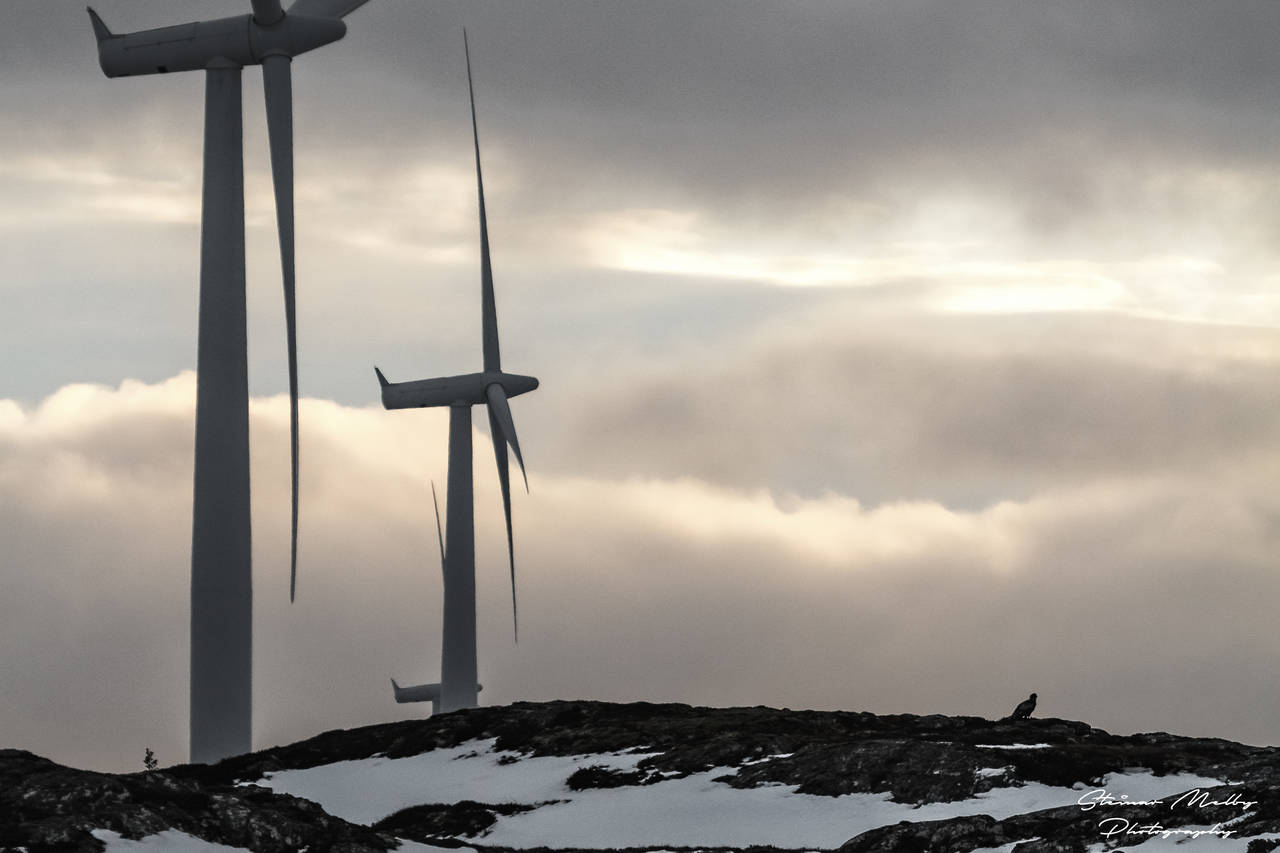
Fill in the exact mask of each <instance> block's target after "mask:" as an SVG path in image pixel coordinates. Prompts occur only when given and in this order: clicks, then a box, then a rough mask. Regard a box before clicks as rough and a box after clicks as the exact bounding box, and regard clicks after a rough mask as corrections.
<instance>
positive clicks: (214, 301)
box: [89, 0, 366, 762]
mask: <svg viewBox="0 0 1280 853" xmlns="http://www.w3.org/2000/svg"><path fill="white" fill-rule="evenodd" d="M365 2H366V0H297V2H295V3H294V4H293V5H292V6H290V7H289V9H288V11H285V10H284V9H282V8H281V6H280V0H252V3H253V13H252V14H248V15H240V16H238V17H234V18H220V19H217V20H212V21H197V22H195V23H189V24H179V25H177V26H173V27H162V28H159V29H154V30H142V31H139V32H135V33H126V34H120V35H116V34H114V33H112V32H111V31H110V30H109V29H107V26H106V24H104V23H103V22H102V19H101V18H100V17H99V16H98V14H97V13H96V12H94V11H93V9H90V10H89V17H90V18H91V20H92V21H93V30H94V34H95V35H96V36H97V39H98V59H99V62H100V64H101V65H102V71H103V73H105V74H106V75H107V76H108V77H126V76H132V75H138V74H164V73H167V72H172V71H204V72H205V120H204V195H203V206H202V211H201V227H200V319H199V341H198V344H197V354H196V374H197V379H196V454H195V456H196V458H195V503H194V508H193V521H192V536H191V760H192V761H193V762H210V761H217V760H219V759H221V758H225V757H226V756H229V755H238V754H241V753H245V752H248V751H249V750H250V748H251V717H252V650H253V636H252V627H253V625H252V623H253V590H252V571H251V566H250V532H249V531H250V525H249V387H248V359H247V354H246V346H247V333H246V329H245V262H244V151H243V149H244V144H243V133H242V118H241V96H240V78H241V70H242V69H243V68H244V66H246V65H261V66H262V81H263V91H264V94H265V97H266V106H267V132H268V136H269V137H270V144H271V172H272V177H273V180H274V183H275V196H276V221H277V225H278V227H279V231H280V265H281V268H282V271H283V276H284V306H285V328H286V338H287V345H288V351H289V407H290V408H289V420H290V462H291V473H292V482H293V498H292V533H291V540H290V541H291V545H290V568H289V598H290V600H293V596H294V590H295V585H296V579H297V564H298V556H297V555H298V359H297V340H296V332H295V330H296V325H295V312H294V253H293V84H292V81H291V77H290V65H291V62H292V59H293V57H295V56H297V55H298V54H301V53H305V52H307V51H309V50H313V49H315V48H317V47H321V46H323V45H326V44H329V43H331V42H335V41H337V40H338V39H340V38H342V37H343V36H344V35H345V34H346V32H347V25H346V24H345V23H343V21H342V18H343V16H345V15H347V14H348V13H349V12H351V11H352V10H354V9H356V8H357V7H359V6H361V5H363V4H364V3H365Z"/></svg>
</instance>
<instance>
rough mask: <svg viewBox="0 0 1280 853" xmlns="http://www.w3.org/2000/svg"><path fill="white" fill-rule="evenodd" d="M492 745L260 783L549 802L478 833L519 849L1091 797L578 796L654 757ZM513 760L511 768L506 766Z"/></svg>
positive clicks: (1137, 779)
mask: <svg viewBox="0 0 1280 853" xmlns="http://www.w3.org/2000/svg"><path fill="white" fill-rule="evenodd" d="M493 744H494V741H491V740H490V741H473V742H470V743H467V744H463V745H462V746H459V747H454V748H451V749H439V750H433V751H431V752H426V753H423V754H421V755H416V756H412V757H409V758H396V759H388V758H368V759H362V760H359V761H344V762H338V763H335V764H330V765H325V766H322V767H314V768H309V769H306V770H286V771H281V772H277V773H272V774H269V775H268V776H267V777H266V778H264V779H263V780H262V781H261V782H259V783H258V784H261V785H264V786H266V787H269V788H272V789H274V790H276V791H279V792H281V793H287V794H292V795H294V796H298V797H305V798H307V799H310V800H313V801H315V802H317V803H319V804H320V805H321V806H322V807H324V808H325V810H326V811H328V812H329V813H331V814H334V815H337V816H339V817H342V818H345V819H347V820H350V821H353V822H356V823H365V824H369V823H373V822H376V821H377V820H379V819H380V818H382V817H385V816H387V815H389V814H392V813H394V812H396V811H399V810H400V809H403V808H406V807H408V806H412V805H419V804H422V803H450V802H458V801H460V800H475V801H477V802H482V803H524V804H530V805H532V804H538V803H546V805H542V806H541V807H540V808H537V809H534V810H533V811H529V812H522V813H519V814H515V815H509V816H500V817H499V818H498V820H497V822H496V823H495V824H494V825H493V827H492V828H491V830H490V831H489V832H488V833H486V834H484V835H483V837H482V838H476V839H475V840H476V841H477V842H480V841H482V842H483V843H484V844H485V845H497V846H506V847H516V848H527V847H541V846H549V847H587V848H599V847H641V846H654V845H669V846H672V847H694V846H707V847H712V846H716V847H721V846H723V847H746V846H750V845H766V844H772V845H775V846H779V847H793V848H794V847H800V846H803V847H825V848H833V847H838V846H840V845H841V844H843V843H844V842H845V841H847V840H849V839H850V838H852V837H854V836H856V835H858V834H860V833H862V832H865V831H867V830H869V829H874V828H876V827H880V826H885V825H888V824H893V823H897V822H899V821H904V820H906V821H925V820H942V819H946V818H950V817H955V816H958V815H970V814H987V815H991V816H992V817H994V818H996V819H1001V818H1005V817H1010V816H1012V815H1015V814H1023V813H1025V812H1030V811H1037V810H1040V809H1046V808H1055V807H1060V806H1065V805H1073V804H1075V803H1076V802H1077V801H1078V799H1079V798H1080V795H1081V794H1080V791H1079V790H1076V789H1072V788H1063V787H1052V786H1048V785H1041V784H1038V783H1029V784H1026V785H1023V786H1021V787H1013V788H996V789H993V790H991V791H988V792H986V793H983V794H980V795H978V796H976V797H973V798H971V799H969V800H965V801H962V802H956V803H929V804H926V805H923V806H913V805H910V804H905V803H895V802H891V801H890V799H889V795H888V794H887V793H886V794H847V795H844V796H840V797H822V796H816V795H809V794H799V793H796V789H795V786H789V785H769V786H763V787H757V788H745V789H738V788H733V787H730V786H729V785H726V784H724V783H723V782H716V781H714V780H715V778H716V777H719V776H723V775H726V774H732V773H734V772H735V770H736V768H733V767H720V768H716V769H714V770H709V771H706V772H703V773H696V774H693V775H690V776H687V777H685V778H680V779H665V780H663V781H661V782H658V783H656V784H652V785H643V786H624V787H620V788H609V789H588V790H585V791H571V790H570V789H569V788H568V787H567V786H566V785H565V780H566V779H567V778H568V777H569V776H570V775H571V774H572V773H573V772H574V771H575V770H577V769H579V768H581V767H586V766H591V765H604V766H607V767H611V768H616V769H619V770H630V769H633V768H634V767H635V765H636V764H637V763H638V762H639V761H640V760H641V759H643V758H645V757H646V755H649V754H652V753H621V754H608V755H575V756H537V757H527V756H523V755H521V754H519V753H511V752H501V751H495V750H494V749H493ZM1001 748H1008V747H1001ZM504 759H505V760H506V761H508V762H509V763H507V764H501V763H499V762H500V761H502V760H504ZM513 759H514V760H513ZM1220 784H1223V783H1222V782H1220V781H1218V780H1216V779H1207V778H1204V777H1201V776H1195V775H1191V774H1179V775H1170V776H1163V777H1159V776H1155V775H1153V774H1152V773H1150V772H1149V771H1140V772H1130V773H1112V774H1110V775H1109V776H1107V777H1106V779H1105V780H1104V787H1105V788H1106V789H1107V791H1108V792H1109V793H1111V794H1113V795H1115V796H1122V795H1125V796H1128V797H1129V798H1130V799H1135V800H1136V799H1155V798H1159V797H1163V796H1167V795H1170V794H1176V793H1181V792H1183V791H1186V790H1189V789H1191V788H1197V787H1200V788H1204V787H1214V786H1217V785H1220ZM402 849H404V848H402ZM415 849H416V848H415ZM426 849H430V848H426Z"/></svg>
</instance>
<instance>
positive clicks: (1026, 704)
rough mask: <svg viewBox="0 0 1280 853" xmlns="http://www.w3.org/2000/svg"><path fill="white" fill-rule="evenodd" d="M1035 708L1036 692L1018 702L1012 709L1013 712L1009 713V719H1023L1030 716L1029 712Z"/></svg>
mask: <svg viewBox="0 0 1280 853" xmlns="http://www.w3.org/2000/svg"><path fill="white" fill-rule="evenodd" d="M1035 709H1036V694H1034V693H1032V694H1031V696H1030V697H1028V698H1026V699H1023V700H1022V701H1021V702H1019V703H1018V707H1016V708H1014V709H1013V713H1012V714H1010V715H1009V719H1011V720H1025V719H1026V718H1027V717H1030V716H1031V712H1032V711H1034V710H1035Z"/></svg>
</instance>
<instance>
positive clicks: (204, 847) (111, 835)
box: [90, 829, 249, 853]
mask: <svg viewBox="0 0 1280 853" xmlns="http://www.w3.org/2000/svg"><path fill="white" fill-rule="evenodd" d="M90 835H92V836H93V837H94V838H96V839H98V840H99V841H102V842H104V843H105V844H106V845H107V849H106V853H249V851H248V850H246V849H245V848H244V847H228V846H227V845H225V844H214V843H213V842H212V841H205V840H204V839H202V838H196V837H195V836H193V835H187V834H186V833H185V832H178V831H177V830H176V829H166V830H165V831H164V832H160V833H156V834H155V835H148V836H146V837H145V838H143V839H141V840H140V841H131V840H129V839H128V838H125V837H123V836H121V835H120V833H118V832H113V831H112V830H110V829H95V830H93V832H91V833H90Z"/></svg>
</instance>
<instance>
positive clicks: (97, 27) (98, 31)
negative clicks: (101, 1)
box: [87, 6, 115, 44]
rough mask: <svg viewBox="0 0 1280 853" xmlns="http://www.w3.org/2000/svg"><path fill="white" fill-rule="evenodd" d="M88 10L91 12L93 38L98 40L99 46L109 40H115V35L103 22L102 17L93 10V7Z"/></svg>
mask: <svg viewBox="0 0 1280 853" xmlns="http://www.w3.org/2000/svg"><path fill="white" fill-rule="evenodd" d="M87 8H88V10H89V21H90V22H91V23H92V24H93V37H94V38H96V39H97V40H98V44H102V43H103V42H104V41H106V40H107V39H109V38H114V36H115V34H114V33H112V32H111V30H110V29H109V28H108V27H107V25H106V24H104V23H103V22H102V17H101V16H100V15H99V14H98V13H97V12H95V11H94V10H93V7H92V6H89V7H87Z"/></svg>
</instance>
